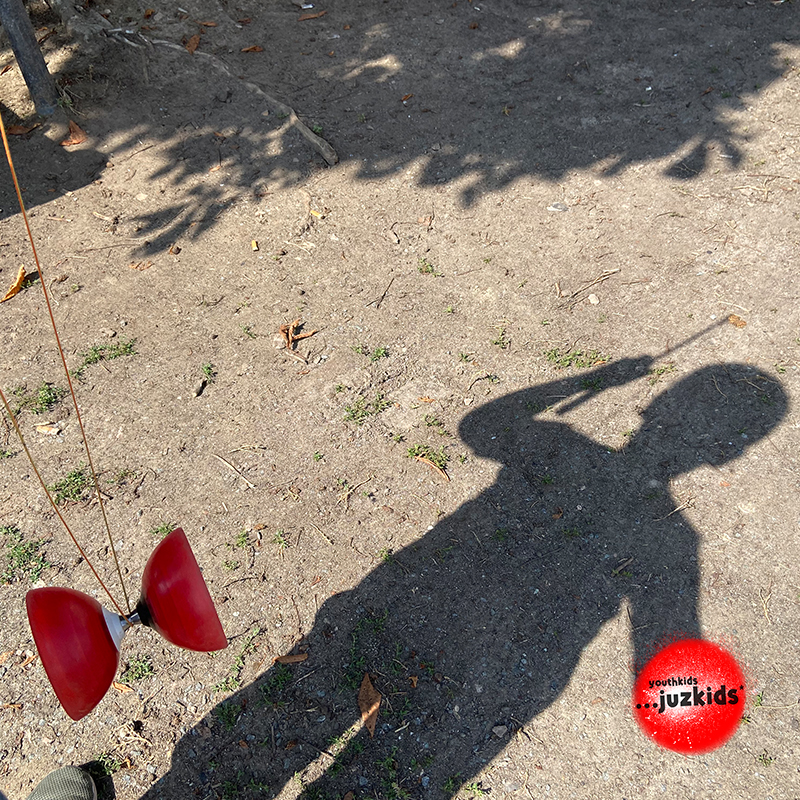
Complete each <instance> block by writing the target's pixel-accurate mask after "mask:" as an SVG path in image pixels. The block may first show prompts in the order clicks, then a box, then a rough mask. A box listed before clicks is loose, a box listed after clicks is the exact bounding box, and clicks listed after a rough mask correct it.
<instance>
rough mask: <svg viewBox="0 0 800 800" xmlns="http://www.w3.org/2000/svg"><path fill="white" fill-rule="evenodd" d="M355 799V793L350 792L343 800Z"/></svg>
mask: <svg viewBox="0 0 800 800" xmlns="http://www.w3.org/2000/svg"><path fill="white" fill-rule="evenodd" d="M354 797H355V795H354V794H353V792H348V793H347V794H346V795H345V796H344V797H343V798H342V800H353V798H354Z"/></svg>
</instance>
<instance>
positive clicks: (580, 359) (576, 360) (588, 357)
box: [544, 347, 608, 369]
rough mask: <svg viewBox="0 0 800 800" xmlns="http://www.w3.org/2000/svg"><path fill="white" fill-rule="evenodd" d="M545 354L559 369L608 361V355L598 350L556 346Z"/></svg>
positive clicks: (582, 367) (586, 366)
mask: <svg viewBox="0 0 800 800" xmlns="http://www.w3.org/2000/svg"><path fill="white" fill-rule="evenodd" d="M544 356H545V358H546V359H547V360H548V361H549V362H550V363H551V364H552V365H553V366H554V367H556V368H557V369H564V368H566V367H575V368H577V369H586V368H588V367H593V366H595V365H597V364H604V363H605V362H606V361H608V356H604V355H602V354H601V353H600V352H598V351H597V350H561V349H560V348H558V347H554V348H553V349H552V350H547V351H546V352H545V354H544Z"/></svg>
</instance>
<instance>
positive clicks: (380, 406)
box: [344, 392, 392, 425]
mask: <svg viewBox="0 0 800 800" xmlns="http://www.w3.org/2000/svg"><path fill="white" fill-rule="evenodd" d="M391 404H392V403H391V400H387V399H386V396H385V395H384V394H383V393H381V392H378V393H377V394H376V395H375V399H374V400H373V401H372V402H367V398H366V397H364V396H363V395H362V396H361V397H359V398H358V399H357V400H356V401H355V403H353V404H352V405H350V406H345V409H344V410H345V415H344V419H345V422H354V423H355V424H356V425H363V424H364V423H365V422H366V421H367V420H368V419H369V418H370V417H371V416H373V415H375V414H380V413H381V412H382V411H385V410H386V409H387V408H389V406H390V405H391Z"/></svg>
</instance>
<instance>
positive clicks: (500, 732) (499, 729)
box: [492, 725, 508, 739]
mask: <svg viewBox="0 0 800 800" xmlns="http://www.w3.org/2000/svg"><path fill="white" fill-rule="evenodd" d="M492 733H493V734H494V735H495V736H496V737H497V738H498V739H502V738H503V737H504V736H505V735H506V734H507V733H508V726H507V725H495V726H494V728H492Z"/></svg>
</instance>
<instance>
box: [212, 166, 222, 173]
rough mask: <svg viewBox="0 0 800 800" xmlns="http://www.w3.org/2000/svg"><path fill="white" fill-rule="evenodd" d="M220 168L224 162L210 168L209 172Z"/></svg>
mask: <svg viewBox="0 0 800 800" xmlns="http://www.w3.org/2000/svg"><path fill="white" fill-rule="evenodd" d="M218 169H222V164H217V165H215V166H213V167H211V169H210V170H209V172H216V171H217V170H218Z"/></svg>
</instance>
